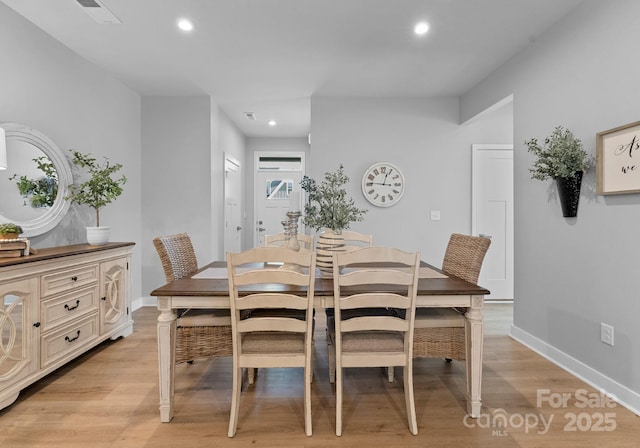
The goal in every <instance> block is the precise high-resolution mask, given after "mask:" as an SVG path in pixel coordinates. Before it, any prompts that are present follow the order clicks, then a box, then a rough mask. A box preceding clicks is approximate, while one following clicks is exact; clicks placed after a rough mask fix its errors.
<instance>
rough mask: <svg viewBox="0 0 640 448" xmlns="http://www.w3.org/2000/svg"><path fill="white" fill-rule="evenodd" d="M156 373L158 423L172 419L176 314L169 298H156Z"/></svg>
mask: <svg viewBox="0 0 640 448" xmlns="http://www.w3.org/2000/svg"><path fill="white" fill-rule="evenodd" d="M158 310H159V311H160V314H159V315H158V373H159V375H160V378H159V380H160V383H159V384H160V421H161V422H170V421H171V419H172V418H173V395H174V376H175V365H176V313H175V311H174V310H173V309H172V308H171V299H170V298H169V297H158Z"/></svg>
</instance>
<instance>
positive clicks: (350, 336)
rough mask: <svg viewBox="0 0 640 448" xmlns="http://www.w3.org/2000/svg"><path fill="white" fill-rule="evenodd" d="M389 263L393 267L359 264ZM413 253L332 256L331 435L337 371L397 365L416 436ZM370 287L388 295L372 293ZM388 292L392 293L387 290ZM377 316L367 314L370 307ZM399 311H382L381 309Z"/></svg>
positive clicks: (339, 385)
mask: <svg viewBox="0 0 640 448" xmlns="http://www.w3.org/2000/svg"><path fill="white" fill-rule="evenodd" d="M367 263H389V264H390V263H394V267H388V268H385V267H381V266H369V267H367V266H360V267H352V268H350V266H351V265H363V264H367ZM419 266H420V256H419V254H418V253H407V252H403V251H401V250H398V249H393V248H390V247H367V248H363V249H359V250H354V251H351V252H335V253H334V254H333V284H334V293H333V297H334V309H335V325H334V326H331V327H330V331H331V332H332V334H331V337H332V339H333V340H334V343H335V351H336V353H335V363H336V435H338V436H340V435H342V401H343V397H342V391H343V369H344V368H346V367H387V366H402V367H403V368H404V369H403V373H404V394H405V402H406V408H407V410H406V412H407V420H408V422H409V431H411V433H412V434H414V435H416V434H418V424H417V421H416V410H415V402H414V395H413V356H412V355H413V353H412V350H413V349H412V347H413V323H414V314H415V309H416V292H417V288H418V269H419ZM376 285H379V286H380V288H384V289H387V290H389V291H390V292H375V291H376ZM391 291H392V292H391ZM376 308H377V309H380V310H381V311H382V312H381V313H373V314H371V313H370V310H372V309H376ZM391 309H393V310H398V311H399V312H395V313H392V312H386V310H391Z"/></svg>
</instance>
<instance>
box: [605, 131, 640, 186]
mask: <svg viewBox="0 0 640 448" xmlns="http://www.w3.org/2000/svg"><path fill="white" fill-rule="evenodd" d="M596 191H597V193H598V194H623V193H640V121H636V122H635V123H630V124H626V125H624V126H619V127H617V128H614V129H609V130H608V131H602V132H599V133H597V134H596Z"/></svg>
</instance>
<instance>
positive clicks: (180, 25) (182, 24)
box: [178, 19, 193, 32]
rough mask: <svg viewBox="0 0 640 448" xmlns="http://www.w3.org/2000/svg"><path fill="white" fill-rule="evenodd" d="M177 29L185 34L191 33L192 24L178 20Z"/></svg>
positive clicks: (188, 21) (189, 21)
mask: <svg viewBox="0 0 640 448" xmlns="http://www.w3.org/2000/svg"><path fill="white" fill-rule="evenodd" d="M178 28H180V29H181V30H182V31H185V32H190V31H193V22H192V21H191V20H189V19H178Z"/></svg>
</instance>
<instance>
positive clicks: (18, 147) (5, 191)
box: [0, 123, 73, 237]
mask: <svg viewBox="0 0 640 448" xmlns="http://www.w3.org/2000/svg"><path fill="white" fill-rule="evenodd" d="M0 128H3V129H4V130H5V132H6V139H7V169H6V170H1V171H0V223H4V222H13V223H15V224H18V225H19V226H20V227H22V230H23V233H22V236H27V237H29V236H36V235H41V234H43V233H45V232H48V231H49V230H51V229H53V228H54V227H55V226H56V225H57V224H58V223H59V222H60V220H62V218H63V217H64V215H65V213H66V212H67V210H69V205H70V204H69V201H66V200H65V199H64V197H65V196H67V195H68V194H69V185H70V184H71V183H72V182H73V177H72V175H71V168H70V167H69V162H68V161H67V159H66V158H65V156H64V154H63V153H62V152H61V151H60V149H58V147H57V146H56V145H55V143H53V142H52V141H51V140H49V138H47V136H45V135H44V134H42V133H40V132H38V131H36V130H35V129H31V128H29V127H27V126H24V125H21V124H17V123H0Z"/></svg>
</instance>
